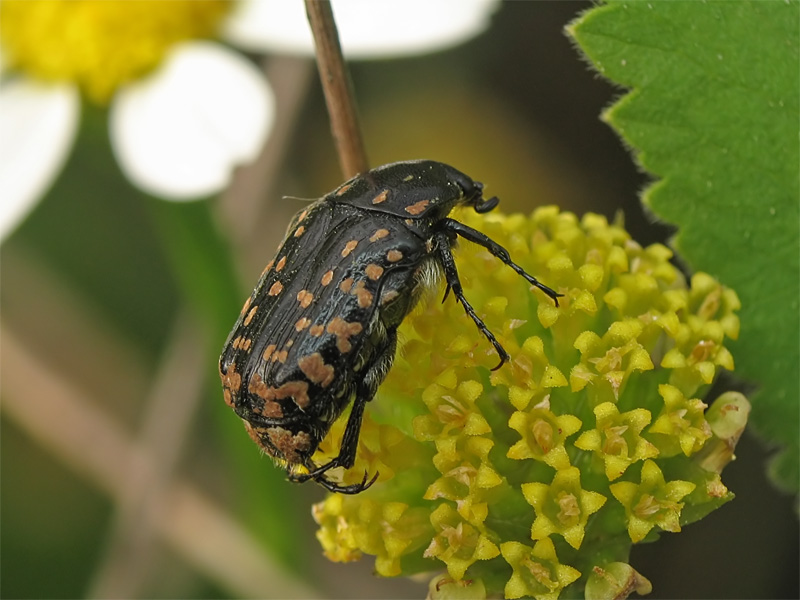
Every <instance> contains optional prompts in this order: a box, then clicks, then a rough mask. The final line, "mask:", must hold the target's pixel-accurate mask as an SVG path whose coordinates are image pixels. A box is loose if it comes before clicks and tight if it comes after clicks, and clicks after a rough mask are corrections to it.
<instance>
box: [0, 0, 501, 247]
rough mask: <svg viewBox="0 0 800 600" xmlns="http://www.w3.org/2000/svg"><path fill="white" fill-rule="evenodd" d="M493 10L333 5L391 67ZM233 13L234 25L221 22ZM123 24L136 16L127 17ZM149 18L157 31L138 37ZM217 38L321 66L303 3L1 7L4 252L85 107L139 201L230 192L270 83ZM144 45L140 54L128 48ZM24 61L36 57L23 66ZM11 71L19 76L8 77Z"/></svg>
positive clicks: (271, 108) (456, 1)
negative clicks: (106, 114)
mask: <svg viewBox="0 0 800 600" xmlns="http://www.w3.org/2000/svg"><path fill="white" fill-rule="evenodd" d="M498 5H499V2H498V0H335V1H334V2H333V9H334V12H335V17H336V21H337V26H338V29H339V34H340V37H341V39H342V45H343V48H344V52H345V54H346V55H347V56H348V57H349V58H386V57H399V56H406V55H415V54H422V53H426V52H433V51H436V50H441V49H444V48H448V47H451V46H454V45H456V44H458V43H461V42H463V41H466V40H467V39H469V38H471V37H473V36H475V35H477V34H479V33H481V32H482V31H483V30H484V29H485V28H486V27H487V26H488V24H489V18H490V16H491V13H492V12H493V11H494V10H495V9H496V8H497V6H498ZM231 6H233V7H234V11H233V13H232V14H231V15H230V16H229V17H228V18H227V19H226V20H224V21H219V19H220V18H221V15H222V14H224V11H227V10H228V7H231ZM125 11H137V12H136V14H135V16H134V17H125ZM73 12H74V13H76V15H77V16H76V17H75V18H74V21H72V22H71V23H70V25H72V26H71V27H67V26H65V25H64V20H65V18H70V16H71V15H72V14H73ZM117 13H119V15H122V17H120V16H118V14H117ZM19 15H22V16H21V17H20V16H19ZM97 15H100V16H99V17H98V16H97ZM151 16H152V21H153V23H154V25H153V27H151V28H150V29H144V34H145V35H143V34H142V30H143V27H144V26H145V25H146V24H147V23H146V22H147V20H148V19H149V18H150V17H151ZM15 17H16V19H15ZM120 18H122V20H121V21H120ZM126 19H127V20H126ZM109 22H112V25H111V26H109ZM143 22H145V25H143V24H142V23H143ZM187 24H188V26H187ZM184 26H186V31H184V30H183V28H184ZM87 27H88V28H89V29H88V30H87ZM192 28H193V29H192ZM214 31H216V32H217V33H220V35H221V36H222V37H223V38H225V39H226V40H227V41H229V42H231V43H232V44H235V45H238V46H239V47H242V48H246V49H248V50H253V51H259V52H287V53H301V54H307V55H311V54H312V53H313V41H312V38H311V33H310V30H309V27H308V21H307V19H306V15H305V9H304V3H303V0H243V1H242V2H239V3H237V4H236V5H232V4H228V3H224V2H222V3H220V2H216V3H215V2H193V1H192V0H173V1H172V2H158V1H153V0H151V1H149V2H145V1H140V2H126V1H122V2H111V1H108V0H105V1H104V0H84V1H83V2H80V3H79V2H59V1H58V0H36V1H35V2H34V1H32V0H24V1H19V0H18V1H10V0H5V1H4V4H3V20H2V21H0V48H4V46H6V48H4V51H0V76H2V82H0V240H2V239H3V238H4V237H5V236H6V235H8V234H9V233H10V232H12V231H13V229H14V228H15V227H16V226H17V225H18V224H19V223H20V222H21V221H22V220H23V219H24V217H25V216H26V215H27V214H28V212H29V211H30V210H31V209H32V207H33V206H34V205H35V203H36V202H37V201H38V200H39V198H41V197H42V195H43V194H44V193H45V192H46V191H47V189H48V188H49V187H50V185H51V184H52V183H53V181H54V180H55V178H56V177H57V175H58V174H59V172H60V170H61V168H62V167H63V165H64V163H65V162H66V159H67V157H68V154H69V151H70V149H71V147H72V144H73V142H74V138H75V134H76V131H77V127H78V123H79V121H80V103H81V100H80V99H81V93H83V94H84V95H85V96H87V97H88V98H89V99H90V100H94V101H96V102H98V101H99V102H108V103H109V104H110V124H109V131H110V137H111V146H112V148H113V151H114V154H115V156H116V157H117V160H118V162H119V164H120V166H121V168H122V170H123V172H124V173H125V175H126V176H127V177H128V178H129V179H130V180H131V182H133V183H134V184H135V185H136V186H137V187H139V188H141V189H142V190H144V191H146V192H148V193H151V194H153V195H156V196H159V197H161V198H164V199H167V200H178V201H183V200H192V199H196V198H202V197H204V196H209V195H212V194H215V193H217V192H219V191H221V190H223V189H224V188H225V187H227V185H228V183H229V182H230V179H231V176H232V173H233V171H234V169H235V168H236V167H237V166H239V165H243V164H247V163H248V162H250V161H252V160H253V159H254V158H255V157H256V155H257V154H258V152H259V151H260V149H261V148H262V146H263V144H264V142H265V140H266V138H267V136H268V135H269V132H270V130H271V127H272V124H273V121H274V119H275V102H274V97H273V93H272V90H271V88H270V86H269V84H268V83H267V81H266V80H265V78H264V77H263V75H262V74H261V73H259V72H258V70H257V69H256V68H255V67H254V66H253V65H252V64H251V63H250V62H249V61H247V60H246V59H245V58H244V57H243V56H242V55H240V54H238V53H236V52H235V51H234V50H231V49H229V48H226V47H225V46H222V45H220V44H217V43H214V42H210V41H200V40H199V39H197V38H203V37H206V36H207V35H209V34H212V33H213V32H214ZM147 35H152V36H153V38H155V39H150V38H148V37H147ZM159 35H163V36H164V37H165V38H168V39H164V40H162V39H158V36H159ZM26 36H28V37H26ZM93 36H94V37H93ZM139 41H142V43H141V48H134V49H132V50H129V49H128V47H126V44H128V45H134V44H136V43H137V42H139ZM159 44H161V46H164V48H162V47H161V46H160V45H159ZM25 53H27V55H30V54H31V53H33V54H34V56H33V57H32V58H31V57H30V56H26V57H24V58H25V60H23V59H21V55H22V54H25ZM71 53H72V54H71ZM162 54H163V56H162ZM73 58H74V61H73V62H70V61H71V60H72V59H73ZM26 61H27V62H26ZM126 61H130V62H131V63H132V64H127V62H126ZM153 65H157V66H156V67H155V68H153ZM8 69H16V74H15V75H14V76H13V77H9V74H8V73H6V71H7V70H8Z"/></svg>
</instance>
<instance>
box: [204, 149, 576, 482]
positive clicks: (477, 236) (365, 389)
mask: <svg viewBox="0 0 800 600" xmlns="http://www.w3.org/2000/svg"><path fill="white" fill-rule="evenodd" d="M498 202H499V201H498V199H497V198H496V197H492V198H489V199H486V198H484V196H483V185H482V184H481V183H479V182H477V181H473V180H472V179H471V178H470V177H468V176H467V175H465V174H464V173H462V172H460V171H458V170H456V169H454V168H453V167H451V166H449V165H446V164H443V163H440V162H435V161H431V160H417V161H405V162H396V163H391V164H388V165H384V166H382V167H378V168H376V169H372V170H371V171H368V172H366V173H362V174H360V175H357V176H356V177H354V178H352V179H350V180H349V181H347V182H345V183H344V184H342V185H340V186H339V187H338V188H337V189H335V190H334V191H332V192H331V193H329V194H327V195H326V196H324V197H323V198H321V199H319V200H317V201H315V202H314V203H313V204H311V205H309V206H308V207H307V208H306V209H304V210H302V211H301V212H299V213H298V214H297V215H295V217H294V218H293V219H292V221H291V223H290V224H289V227H288V229H287V232H286V237H285V239H284V240H283V242H282V243H281V245H280V247H279V249H278V252H277V254H276V255H275V257H274V258H273V260H271V261H270V262H269V264H268V265H267V266H266V268H265V269H264V271H263V273H262V274H261V277H260V278H259V280H258V284H257V285H256V287H255V290H254V291H253V293H252V294H251V295H250V297H249V298H247V300H246V301H245V303H244V306H243V308H242V310H241V314H240V315H239V318H238V320H237V321H236V324H235V325H234V327H233V330H232V331H231V333H230V335H229V336H228V339H227V341H226V342H225V346H224V348H223V351H222V355H221V357H220V360H219V370H220V377H221V378H222V385H223V393H224V398H225V402H226V403H227V404H228V405H229V406H230V407H231V408H233V410H234V411H235V412H236V414H237V415H238V416H239V417H240V418H241V419H242V420H243V421H244V424H245V428H246V429H247V432H248V433H249V435H250V437H251V438H252V439H253V440H254V441H255V442H256V444H258V445H259V446H260V447H261V448H262V449H263V450H264V451H265V452H266V453H267V454H269V455H270V456H271V457H273V459H275V461H276V462H277V463H278V464H280V465H281V466H282V467H284V468H285V469H286V470H287V471H288V474H289V479H291V480H292V481H296V482H303V481H308V480H314V481H316V482H317V483H319V484H321V485H322V486H324V487H325V488H327V489H328V490H330V491H332V492H340V493H345V494H355V493H358V492H361V491H363V490H364V489H366V488H368V487H369V486H370V485H372V483H373V482H374V481H375V479H376V478H377V474H376V475H375V476H374V477H373V478H372V479H371V480H369V481H367V477H368V475H367V474H366V473H365V474H364V479H363V480H362V481H361V482H360V483H357V484H354V485H342V484H339V483H337V482H336V481H333V480H332V479H330V478H328V476H327V475H326V473H327V472H328V471H329V470H330V469H333V468H336V467H344V468H345V469H347V468H350V467H352V466H353V464H354V462H355V457H356V449H357V445H358V437H359V433H360V429H361V420H362V417H363V414H364V408H365V406H366V405H367V403H368V402H369V401H370V400H372V398H373V397H374V396H375V393H376V392H377V389H378V386H379V385H380V384H381V382H382V381H383V379H384V378H385V377H386V374H387V373H388V371H389V369H390V367H391V365H392V362H393V360H394V356H395V350H396V347H397V327H398V326H399V325H400V323H401V322H402V321H403V319H404V318H405V316H406V315H407V314H408V313H409V312H410V311H411V310H412V309H413V308H414V306H415V304H416V303H417V301H418V300H419V298H420V296H421V295H422V293H423V291H424V290H425V289H427V288H429V287H430V286H432V285H434V284H435V282H436V281H437V280H438V279H439V277H440V276H441V275H444V278H445V281H446V284H447V286H446V289H445V294H444V299H443V300H442V301H444V300H445V299H446V298H447V295H448V294H449V292H450V291H452V292H453V294H454V296H455V299H456V302H461V305H462V306H463V307H464V310H465V311H466V313H467V315H469V317H470V318H471V319H472V320H473V321H474V322H475V325H477V327H478V329H479V330H480V332H481V333H482V334H483V335H484V336H485V337H486V338H487V339H488V341H489V342H490V343H491V344H492V346H494V348H495V350H496V351H497V353H498V355H499V356H500V364H498V365H497V367H495V369H499V368H500V367H501V366H502V365H503V364H504V363H505V362H506V361H508V360H509V355H508V353H507V352H506V351H505V349H504V348H503V347H502V346H501V345H500V343H499V342H498V341H497V339H496V338H495V336H494V335H493V334H492V332H491V331H489V329H488V328H487V327H486V325H485V324H484V322H483V321H482V320H481V318H480V317H479V316H478V315H477V314H476V312H475V310H474V309H473V307H472V305H471V304H470V303H469V301H468V300H467V299H466V298H465V297H464V293H463V290H462V287H461V283H460V281H459V277H458V271H457V269H456V263H455V261H454V260H453V254H452V249H453V247H454V246H455V244H456V240H457V238H458V237H462V238H464V239H466V240H469V241H470V242H474V243H476V244H479V245H480V246H483V247H484V248H486V249H487V250H488V251H489V252H490V253H491V254H493V255H494V256H496V257H497V258H499V259H500V261H502V262H503V263H505V264H506V265H508V266H509V267H511V268H512V269H513V270H514V271H516V272H517V273H518V274H519V275H520V276H522V277H523V278H525V279H526V280H527V281H528V282H529V283H530V284H532V285H533V286H535V287H536V288H538V289H540V290H541V291H542V292H544V293H545V294H546V295H547V296H549V297H550V298H551V299H552V300H553V301H554V302H555V305H556V306H558V298H559V297H560V296H562V294H559V293H557V292H556V291H555V290H553V289H551V288H549V287H547V286H546V285H544V284H542V283H540V282H539V281H538V280H537V279H536V278H534V277H532V276H531V275H529V274H528V273H526V272H525V271H524V270H523V269H522V268H521V267H520V266H518V265H517V264H516V263H514V262H513V261H512V260H511V257H510V256H509V254H508V252H507V251H506V250H505V248H503V247H502V246H500V245H499V244H497V243H496V242H494V241H492V240H491V239H490V238H489V237H487V236H486V235H484V234H483V233H481V232H479V231H477V230H475V229H473V228H471V227H468V226H467V225H464V224H463V223H460V222H458V221H456V220H454V219H451V218H450V217H448V215H449V213H450V211H451V210H452V209H453V208H454V207H456V206H458V205H468V206H471V207H472V208H473V209H474V210H475V211H476V212H478V213H485V212H488V211H490V210H492V209H493V208H494V207H495V206H497V204H498ZM351 401H352V402H353V408H352V411H351V413H350V416H349V418H348V421H347V425H346V427H345V431H344V436H343V438H342V442H341V447H340V449H339V453H338V455H337V456H336V457H335V458H334V459H332V460H331V461H329V462H327V463H326V464H323V465H316V464H314V462H313V461H312V459H311V457H312V455H313V454H314V451H315V450H316V449H317V447H318V446H319V444H320V442H321V441H322V440H323V439H324V438H325V436H326V434H327V433H328V431H329V429H330V427H331V424H332V423H333V422H334V421H335V420H336V418H337V417H339V415H341V414H342V412H343V411H344V409H345V408H346V407H347V406H348V404H349V403H350V402H351Z"/></svg>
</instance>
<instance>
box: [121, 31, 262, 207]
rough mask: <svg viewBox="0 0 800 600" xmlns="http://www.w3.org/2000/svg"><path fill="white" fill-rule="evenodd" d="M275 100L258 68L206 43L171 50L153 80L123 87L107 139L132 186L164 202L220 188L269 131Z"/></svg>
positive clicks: (214, 191)
mask: <svg viewBox="0 0 800 600" xmlns="http://www.w3.org/2000/svg"><path fill="white" fill-rule="evenodd" d="M274 117H275V100H274V96H273V94H272V90H271V88H270V87H269V84H268V83H267V82H266V80H265V79H264V77H263V76H262V75H261V73H259V71H258V70H257V69H256V68H255V67H254V66H253V65H252V64H250V63H249V62H247V61H246V60H245V59H244V58H242V57H241V56H240V55H238V54H236V53H234V52H232V51H231V50H228V49H227V48H225V47H223V46H221V45H219V44H214V43H211V42H189V43H185V44H181V45H179V46H176V47H175V49H174V50H173V51H172V52H171V53H170V55H169V56H168V57H167V60H166V62H165V64H164V65H163V66H162V67H161V68H160V69H159V70H158V71H157V72H156V73H154V74H153V75H152V76H150V77H148V78H146V79H143V80H141V81H138V82H136V83H134V84H131V85H130V86H127V87H126V88H124V89H122V90H120V92H119V93H118V94H117V96H116V97H115V98H114V101H113V103H112V106H111V115H110V127H111V142H112V146H113V148H114V153H115V154H116V156H117V160H118V161H119V163H120V165H121V166H122V169H123V171H125V173H126V175H127V176H128V177H129V178H130V180H131V181H133V182H134V183H135V184H136V185H137V186H139V187H140V188H142V189H143V190H145V191H146V192H149V193H151V194H154V195H156V196H160V197H162V198H166V199H169V200H192V199H196V198H198V197H202V196H207V195H210V194H214V193H217V192H219V191H220V190H222V189H223V188H225V187H226V186H227V184H228V182H229V181H230V178H231V174H232V172H233V169H234V168H235V167H236V166H238V165H240V164H243V163H247V162H249V161H252V160H253V159H254V158H255V157H256V156H257V154H258V152H259V151H260V150H261V148H262V146H263V144H264V140H265V139H266V137H267V135H268V133H269V131H270V130H271V128H272V123H273V121H274Z"/></svg>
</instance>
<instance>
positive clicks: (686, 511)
mask: <svg viewBox="0 0 800 600" xmlns="http://www.w3.org/2000/svg"><path fill="white" fill-rule="evenodd" d="M458 218H459V220H461V221H463V222H464V223H466V224H467V225H469V226H471V227H475V228H477V229H480V230H482V231H484V232H485V233H486V234H487V235H489V236H490V237H491V238H492V239H495V240H497V241H498V242H499V243H500V244H502V245H503V246H505V247H506V248H507V249H508V251H509V253H510V254H511V256H512V257H513V258H514V260H515V261H516V262H518V263H519V264H520V265H521V266H522V267H523V268H524V269H525V270H526V271H528V272H529V273H532V274H535V275H536V276H537V277H538V278H540V279H541V280H542V281H544V282H546V283H547V284H548V285H550V286H552V287H554V289H556V290H557V291H558V292H560V293H562V294H564V297H563V298H562V299H561V302H560V304H561V306H560V307H555V306H553V305H552V303H550V302H548V301H547V300H546V299H545V298H542V297H541V296H540V295H538V294H537V293H536V292H534V291H532V290H531V289H530V288H529V286H528V284H527V283H526V282H525V281H524V280H522V279H521V278H520V277H518V276H517V274H516V273H514V272H513V270H511V269H510V268H507V267H505V266H503V265H501V264H500V263H499V262H498V261H497V259H496V258H494V257H493V256H491V255H490V254H489V253H488V252H487V251H486V250H485V249H483V248H481V247H477V246H474V245H472V244H469V243H466V242H465V243H463V244H462V246H461V247H460V248H459V249H458V251H457V260H458V265H459V273H460V276H461V280H462V283H463V286H464V290H465V294H466V296H467V297H468V298H469V300H470V302H471V303H472V304H473V306H474V307H475V309H476V310H477V312H478V313H479V314H480V316H481V318H482V319H483V320H484V321H485V322H486V325H487V326H488V327H489V329H490V330H491V331H492V332H493V333H494V334H495V335H496V336H497V338H498V340H499V341H500V343H501V344H502V345H503V346H504V347H505V348H506V350H507V351H508V352H509V354H510V355H511V357H512V358H511V361H510V362H509V363H508V364H506V365H505V366H504V367H503V368H501V369H499V370H497V371H491V370H490V369H491V368H492V367H494V366H495V365H496V362H497V356H496V354H495V353H494V350H493V349H492V348H491V346H490V345H489V344H488V343H487V342H486V340H485V339H484V338H483V337H482V336H481V334H480V332H478V331H477V329H475V327H474V325H473V323H472V321H471V320H470V319H469V318H468V317H467V316H466V315H465V314H464V311H463V310H461V309H460V308H459V307H457V306H455V305H454V304H453V303H452V301H448V302H445V303H444V304H442V303H441V302H440V301H439V300H438V298H436V297H431V298H429V299H427V300H423V301H422V302H420V306H419V307H418V308H417V309H416V310H415V311H414V312H413V313H412V314H411V315H410V316H409V317H408V318H407V319H406V320H405V322H404V323H403V325H402V326H401V328H400V331H399V333H400V346H399V352H398V356H397V359H396V361H395V364H394V367H393V368H392V370H391V371H390V373H389V375H388V377H387V379H386V381H385V382H384V384H383V385H382V386H381V388H380V390H379V392H378V395H377V397H376V398H375V399H374V400H373V401H372V403H371V404H370V407H369V410H368V411H367V414H366V415H365V417H364V424H363V427H362V432H361V438H360V442H359V448H358V454H357V459H356V464H355V466H354V467H353V468H352V469H350V470H348V471H346V472H344V471H342V470H341V469H339V470H338V473H335V475H336V476H337V477H339V478H340V479H341V481H342V482H343V483H345V484H351V483H358V482H359V481H361V478H362V477H363V474H364V472H365V471H367V472H369V473H371V474H373V473H375V472H379V473H380V475H379V477H378V480H377V482H376V483H375V484H374V485H373V486H372V487H371V488H369V489H368V490H367V491H365V492H363V493H361V494H358V495H355V496H342V495H330V496H329V497H328V498H327V499H326V500H325V501H323V502H321V503H320V504H318V505H316V506H315V507H314V518H315V519H316V520H317V523H319V525H320V529H319V531H318V534H317V535H318V538H319V540H320V543H321V544H322V547H323V549H324V552H325V554H326V555H327V556H328V557H329V558H330V559H331V560H335V561H349V560H356V559H358V558H360V557H361V556H362V555H363V554H369V555H373V556H375V570H376V572H377V573H378V574H380V575H383V576H397V575H414V574H418V573H421V572H431V571H434V572H435V571H438V572H439V574H437V575H436V576H435V577H434V578H433V580H432V581H431V584H430V589H431V597H441V598H447V597H459V595H465V594H466V595H469V597H475V598H479V597H485V596H486V595H494V596H497V595H500V594H504V595H505V597H506V598H519V597H523V596H527V597H534V598H537V599H539V600H542V599H548V600H555V599H556V598H558V597H574V596H577V595H582V594H586V596H587V597H592V598H624V597H626V596H627V595H628V594H630V593H632V592H633V591H636V592H638V593H640V594H643V593H647V592H649V590H650V584H649V582H648V581H647V579H646V578H644V577H643V576H642V575H640V574H639V573H637V572H636V571H635V570H634V569H633V567H631V566H630V565H629V564H628V557H629V553H630V549H631V546H632V544H634V543H638V542H642V541H651V540H653V539H655V538H656V537H657V536H658V534H659V533H660V532H663V531H669V532H676V531H680V529H681V527H682V526H683V525H686V524H687V523H690V522H693V521H695V520H697V519H700V518H702V517H703V516H705V515H706V514H708V513H709V512H711V511H712V510H714V509H715V508H718V507H719V506H721V505H722V504H723V503H725V502H727V501H729V500H730V499H732V498H733V494H731V493H730V492H729V491H728V489H727V488H726V487H725V486H724V484H723V483H722V481H721V478H720V472H721V471H722V468H723V467H724V466H725V465H726V464H727V463H728V462H730V460H732V459H733V449H734V447H735V444H736V441H738V438H739V435H740V434H741V432H742V430H743V428H744V426H745V424H746V421H747V415H748V413H749V404H748V403H747V400H746V399H745V398H744V396H742V395H741V394H738V393H733V392H729V393H726V394H723V395H722V396H721V397H720V398H719V399H717V401H716V402H714V403H713V404H712V406H711V408H707V404H706V403H705V402H704V401H703V400H702V398H703V395H704V394H705V392H706V391H707V390H708V388H709V386H710V384H711V383H712V382H713V381H714V379H715V376H716V375H717V373H718V372H719V370H720V369H727V370H732V369H733V359H732V357H731V354H730V353H729V352H728V350H727V349H726V348H725V345H724V344H725V341H726V339H735V338H736V336H737V335H738V331H739V321H738V317H737V316H736V310H738V308H739V301H738V299H737V297H736V294H735V293H734V292H733V291H732V290H729V289H726V288H724V287H723V286H721V285H720V284H719V283H717V282H716V281H714V280H713V279H712V278H711V277H709V276H708V275H705V274H702V273H699V274H696V275H694V276H693V277H692V279H691V286H687V284H686V281H685V279H684V277H683V276H682V275H681V273H680V271H679V270H678V269H676V268H675V267H674V266H673V265H672V264H671V263H670V262H669V259H670V258H671V256H672V254H671V252H670V250H669V249H667V248H666V247H664V246H662V245H659V244H655V245H652V246H649V247H647V248H642V247H641V246H640V245H638V244H637V243H636V242H634V241H633V240H631V238H630V236H629V235H628V234H627V233H626V232H625V231H624V229H623V228H622V227H621V226H620V225H618V224H609V223H608V222H607V221H606V219H605V218H603V217H601V216H598V215H592V214H589V215H586V216H584V217H583V218H582V219H581V220H578V218H577V217H576V216H575V215H573V214H571V213H566V212H560V211H559V210H558V209H557V208H555V207H544V208H540V209H538V210H537V211H535V212H534V213H533V214H532V215H531V216H530V217H525V216H523V215H511V216H504V215H500V214H490V215H485V216H482V215H477V214H475V213H474V212H471V211H463V212H462V213H461V214H459V215H458ZM443 291H444V290H443V286H442V289H440V290H438V293H439V294H442V293H443ZM439 297H441V296H439ZM709 404H710V402H709ZM346 417H347V415H343V416H342V418H341V419H340V420H339V421H338V422H337V423H335V424H334V427H333V429H332V431H331V434H330V435H329V436H328V438H327V439H326V440H325V442H324V443H323V444H322V445H321V446H320V450H319V454H318V455H317V456H316V457H315V460H316V461H318V463H319V464H322V463H324V462H326V461H327V460H330V459H331V458H332V457H333V456H335V455H336V453H337V452H338V448H339V442H340V439H341V435H342V432H343V430H344V423H345V422H346Z"/></svg>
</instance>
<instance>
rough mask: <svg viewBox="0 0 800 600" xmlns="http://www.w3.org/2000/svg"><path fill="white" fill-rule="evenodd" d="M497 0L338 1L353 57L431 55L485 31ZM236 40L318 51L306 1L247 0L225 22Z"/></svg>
mask: <svg viewBox="0 0 800 600" xmlns="http://www.w3.org/2000/svg"><path fill="white" fill-rule="evenodd" d="M498 6H499V2H498V1H497V0H334V1H333V12H334V16H335V18H336V26H337V28H338V30H339V38H340V40H341V44H342V49H343V52H344V54H345V55H346V56H347V57H348V58H387V57H396V56H406V55H413V54H425V53H428V52H434V51H436V50H442V49H444V48H449V47H451V46H455V45H457V44H460V43H462V42H464V41H466V40H468V39H470V38H472V37H474V36H476V35H478V34H479V33H481V32H482V31H483V30H485V29H486V28H487V27H488V25H489V17H490V15H491V13H492V12H494V10H495V9H496V8H497V7H498ZM224 31H225V35H226V36H227V38H228V39H230V40H231V41H232V42H234V43H235V44H237V45H239V46H242V47H244V48H248V49H251V50H256V51H268V52H269V51H275V52H288V53H297V54H313V52H314V45H313V42H312V39H311V31H310V29H309V26H308V20H307V19H306V13H305V7H304V3H303V0H245V1H243V2H240V3H239V5H238V8H237V10H236V11H235V12H234V13H233V15H232V16H231V17H230V18H229V19H228V21H227V22H226V24H225V28H224Z"/></svg>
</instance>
